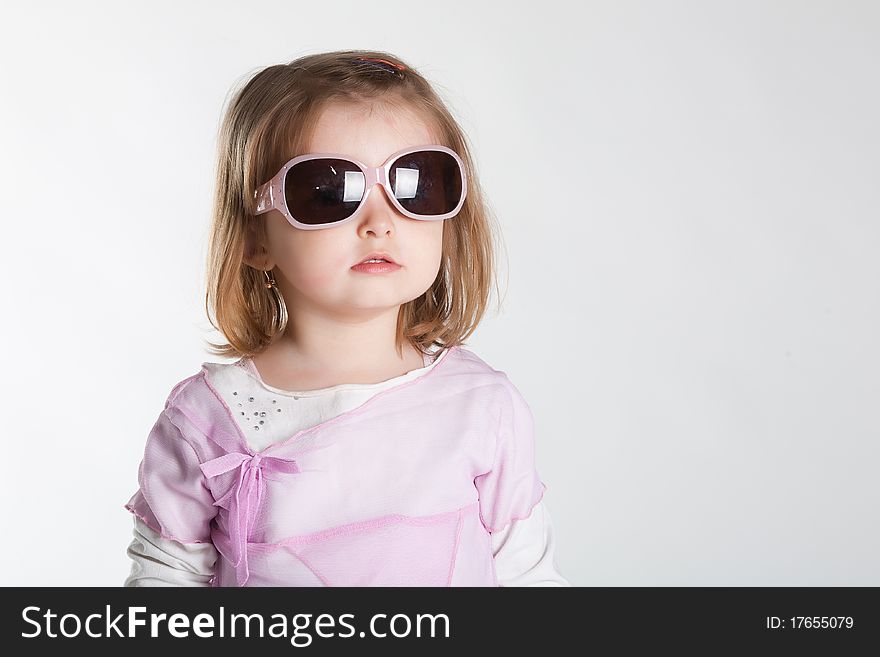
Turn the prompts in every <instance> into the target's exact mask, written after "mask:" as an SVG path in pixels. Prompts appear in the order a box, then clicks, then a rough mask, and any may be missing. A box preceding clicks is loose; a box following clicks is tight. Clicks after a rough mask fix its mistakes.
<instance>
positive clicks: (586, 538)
mask: <svg viewBox="0 0 880 657" xmlns="http://www.w3.org/2000/svg"><path fill="white" fill-rule="evenodd" d="M330 7H331V5H329V4H327V3H321V2H311V3H306V2H290V1H277V2H255V1H248V2H244V1H239V2H188V3H183V2H167V1H165V2H158V1H156V0H151V1H150V2H125V3H117V2H109V1H108V2H83V1H80V2H76V3H68V2H28V3H24V2H19V3H17V4H14V5H13V4H11V3H7V4H6V5H5V7H4V11H3V14H4V17H3V21H2V26H0V55H2V58H3V62H4V66H3V71H2V76H3V84H2V87H0V89H2V92H0V93H2V103H0V129H2V131H3V135H2V144H3V155H2V159H0V163H2V170H0V185H2V195H3V199H4V209H3V222H2V227H3V245H4V248H3V258H2V264H0V266H2V270H0V271H2V281H3V282H2V291H3V292H2V294H3V296H2V307H3V310H4V312H3V321H2V332H3V333H2V338H3V342H4V343H5V344H6V366H5V367H4V368H3V376H2V392H3V398H4V399H6V400H7V410H6V412H5V414H4V420H3V429H2V431H3V442H4V445H3V452H4V455H3V462H4V471H5V472H4V476H3V477H2V478H0V486H2V496H3V498H2V499H3V500H4V512H3V515H4V540H3V541H2V542H0V558H2V560H3V563H4V565H5V568H4V569H3V576H2V582H0V583H2V584H3V585H54V584H60V585H109V586H115V585H121V583H122V581H123V579H124V578H125V576H126V575H127V574H128V569H129V561H128V557H127V556H126V554H125V548H126V546H127V545H128V543H129V541H130V540H131V527H132V519H131V516H130V514H129V513H128V512H127V511H125V510H124V509H123V508H122V505H123V504H124V503H125V502H127V501H128V499H129V497H130V496H131V494H132V493H134V491H135V490H136V487H137V466H138V463H139V461H140V458H141V456H142V453H143V447H144V442H145V440H146V436H147V433H148V431H149V429H150V428H151V426H152V424H153V422H154V421H155V419H156V417H157V415H158V413H159V412H160V411H161V409H162V405H163V403H164V400H165V398H166V396H167V394H168V392H169V391H170V388H171V386H172V385H173V384H174V383H176V382H177V381H179V380H181V379H182V378H184V377H186V376H189V375H190V374H193V373H195V372H197V371H198V367H199V365H200V363H201V362H203V361H206V360H213V359H212V358H211V357H210V356H209V355H208V354H207V353H206V352H204V351H202V340H203V339H204V338H206V337H208V338H211V339H214V340H215V341H216V339H219V336H218V334H216V333H214V332H209V331H208V329H209V328H210V326H209V324H208V321H207V318H206V316H205V312H204V302H203V292H204V275H203V265H204V256H205V252H206V248H207V244H206V236H207V229H208V218H209V209H210V206H209V202H210V192H211V185H212V180H211V175H212V167H213V165H214V161H213V158H214V148H215V143H216V142H215V140H216V131H217V126H218V122H219V120H220V112H221V108H222V105H223V102H224V100H225V98H226V95H227V93H229V91H230V89H231V88H232V86H233V85H234V84H235V83H236V82H238V81H239V80H241V79H242V78H243V77H244V76H246V75H248V74H249V73H250V72H252V71H253V70H256V69H257V68H262V67H264V66H268V65H270V64H275V63H280V62H286V61H290V60H291V59H294V58H295V57H298V56H300V55H303V54H307V53H311V52H316V51H322V50H335V49H342V48H370V49H381V50H388V51H391V52H393V53H396V54H398V55H399V56H401V57H403V58H404V59H405V60H407V61H409V62H410V63H411V64H412V65H413V66H415V67H416V68H418V69H419V70H420V71H421V72H422V73H423V74H424V75H426V76H427V77H428V78H429V79H430V80H431V81H432V82H433V83H435V85H436V86H437V88H438V90H439V91H440V93H441V95H442V96H443V97H444V98H445V99H446V101H447V102H448V103H449V104H450V106H451V107H452V110H453V113H454V114H455V115H456V117H457V118H458V119H459V120H460V122H461V124H462V126H463V127H464V129H465V131H466V132H467V133H468V135H469V138H470V140H471V141H472V143H473V145H474V148H475V155H476V160H477V167H478V171H479V174H480V175H481V177H482V180H483V183H484V185H485V188H486V191H487V193H488V195H489V200H490V202H491V204H492V207H493V208H494V210H495V211H496V212H497V214H498V217H499V219H500V221H501V223H502V225H503V230H504V238H505V244H506V253H502V255H501V258H502V267H503V269H502V272H501V282H502V289H503V290H505V292H506V294H505V296H504V304H503V308H502V312H501V313H500V314H497V315H496V314H495V313H494V312H493V313H492V314H491V315H490V316H489V317H488V318H487V319H486V320H485V322H484V323H483V324H482V326H481V328H480V329H479V331H478V332H477V333H476V334H475V335H474V336H473V337H472V339H471V340H470V341H469V344H468V348H470V349H472V350H473V351H475V352H476V353H477V354H478V355H480V356H481V357H482V358H483V359H484V360H486V361H487V362H488V363H489V364H490V365H492V366H493V367H495V368H496V369H501V370H504V371H506V372H507V373H508V375H509V376H510V377H511V380H512V381H513V382H514V383H515V384H516V385H517V386H518V387H519V389H520V390H521V391H522V392H523V394H524V396H525V397H526V399H527V400H528V401H529V403H530V406H531V408H532V410H533V413H534V415H535V420H536V427H537V459H538V467H539V471H540V473H541V475H542V479H543V480H544V481H545V483H546V484H547V486H548V490H547V494H546V498H545V501H546V504H547V507H548V509H549V510H550V512H551V513H552V517H553V520H554V524H555V527H556V532H557V540H558V549H557V561H558V563H559V566H560V570H561V571H562V572H563V574H565V575H566V576H567V577H568V578H569V579H570V580H571V581H572V582H573V583H574V584H575V585H578V586H596V585H624V586H628V585H874V586H877V585H880V560H878V558H877V555H878V554H880V530H878V525H877V517H878V502H880V493H878V481H877V472H878V466H880V447H878V438H880V415H878V412H877V408H878V406H877V401H878V398H880V375H878V372H880V347H878V338H877V336H878V335H880V294H878V293H880V289H878V288H880V258H878V246H880V241H878V240H880V229H878V220H880V213H878V201H880V192H878V181H880V164H878V160H880V155H878V154H880V127H878V126H880V122H878V120H877V117H878V116H880V91H878V76H877V72H878V64H880V45H878V44H880V5H878V4H877V3H873V2H841V1H839V0H837V1H827V2H801V1H791V2H781V1H776V2H753V1H749V2H744V1H742V0H738V1H731V2H672V1H667V2H620V1H609V2H578V3H574V2H570V1H568V0H544V1H543V2H539V3H515V6H514V5H513V4H511V3H501V2H497V3H496V2H471V3H440V4H433V3H416V2H390V1H388V2H370V3H364V2H353V1H350V0H335V2H334V3H333V4H332V9H330ZM438 7H441V9H438Z"/></svg>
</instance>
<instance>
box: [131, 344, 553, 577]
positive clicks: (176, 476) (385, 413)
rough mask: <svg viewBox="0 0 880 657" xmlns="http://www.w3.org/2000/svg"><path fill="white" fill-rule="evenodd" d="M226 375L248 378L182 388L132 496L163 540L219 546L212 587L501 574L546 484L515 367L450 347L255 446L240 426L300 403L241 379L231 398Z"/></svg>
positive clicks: (162, 418) (197, 379) (192, 381)
mask: <svg viewBox="0 0 880 657" xmlns="http://www.w3.org/2000/svg"><path fill="white" fill-rule="evenodd" d="M217 374H221V375H222V376H228V377H249V376H251V375H250V374H249V373H248V372H247V371H245V370H244V369H243V368H241V367H236V366H235V365H232V364H229V365H222V364H217V363H203V364H202V368H201V370H200V371H199V372H198V373H197V374H194V375H192V376H190V377H188V378H186V379H184V380H182V381H180V382H179V383H177V384H176V385H175V386H174V387H173V389H172V390H171V392H170V394H169V395H168V398H167V400H166V402H165V407H164V409H163V411H162V412H161V413H160V415H159V418H158V419H157V421H156V423H155V425H154V426H153V428H152V430H151V431H150V434H149V436H148V437H147V442H146V447H145V451H144V457H143V459H142V461H141V464H140V468H139V470H138V483H139V488H138V490H137V491H136V492H135V494H134V495H133V496H132V497H131V499H130V500H129V502H128V503H127V504H126V505H125V508H126V509H128V510H129V511H131V512H132V513H134V514H135V515H137V516H138V517H139V518H141V520H143V521H144V522H145V523H146V524H147V525H149V526H150V527H152V528H153V529H154V530H156V531H157V532H159V533H161V535H162V536H164V537H166V538H172V539H175V540H177V541H180V542H181V543H203V542H212V543H213V544H214V545H215V547H216V548H217V551H218V553H219V556H218V560H217V564H216V568H215V575H214V578H213V580H212V584H213V585H214V586H321V585H324V586H497V585H498V582H497V579H496V576H495V569H494V562H493V558H492V551H491V542H490V536H489V535H490V533H491V532H494V531H498V530H500V529H502V528H504V527H506V526H507V525H508V524H509V523H510V522H511V521H513V520H518V519H520V518H524V517H526V516H528V515H529V513H530V512H531V509H532V508H533V507H534V506H535V505H536V504H537V503H538V502H539V501H540V500H541V498H542V497H543V494H544V491H545V490H546V488H547V487H546V485H544V483H543V482H542V481H541V479H540V477H539V475H538V472H537V470H536V468H535V459H534V455H535V450H534V420H533V417H532V413H531V411H530V409H529V407H528V405H527V404H526V402H525V400H524V399H523V397H522V395H521V394H520V393H519V391H518V390H517V388H516V387H515V386H514V385H513V384H512V383H511V381H510V380H509V379H508V377H507V375H506V374H505V373H504V372H501V371H498V370H495V369H493V368H491V367H490V366H489V365H487V364H486V363H485V362H484V361H483V360H481V359H480V358H479V357H478V356H476V355H475V354H474V353H473V352H471V351H470V350H468V349H466V348H464V347H460V346H457V347H452V348H450V349H448V350H447V352H446V353H443V354H442V358H438V362H437V363H436V364H435V366H434V367H432V368H430V369H428V370H427V371H426V372H425V373H424V374H421V375H420V376H417V377H415V378H412V379H408V380H405V381H403V382H402V383H400V384H399V385H396V386H392V387H390V388H386V389H384V390H382V391H381V392H379V393H377V394H375V395H373V396H371V397H369V398H368V399H367V400H366V401H365V402H364V403H362V404H361V405H359V406H356V407H355V408H353V409H350V410H348V411H346V412H343V413H341V414H340V415H337V416H336V417H333V418H332V419H330V420H327V421H325V422H321V423H318V424H316V425H314V426H310V427H308V428H305V429H302V430H300V431H297V432H296V433H294V434H293V435H292V436H289V437H287V438H284V439H282V440H279V441H277V442H273V443H272V444H270V445H268V446H267V447H266V448H264V449H262V450H259V451H255V450H253V449H251V448H250V447H249V446H248V441H247V440H246V439H245V433H244V430H245V429H247V428H249V427H251V426H260V422H261V421H262V422H263V423H265V422H268V421H269V418H270V417H271V414H272V413H276V414H283V413H290V412H295V408H296V407H295V406H292V405H291V403H292V402H291V400H290V399H286V398H285V397H284V396H283V395H280V394H273V392H272V391H271V390H268V389H267V390H265V393H264V396H263V398H260V399H258V398H255V397H254V396H253V395H251V394H248V396H247V397H242V399H241V400H238V394H239V393H238V392H237V390H236V386H235V385H234V383H235V382H234V381H231V382H230V381H227V382H226V383H227V384H228V383H232V384H233V385H231V386H230V385H224V389H225V390H232V392H231V395H230V393H226V394H225V395H221V394H220V393H219V392H218V390H217V387H216V386H215V385H212V383H211V381H212V376H211V375H217ZM246 388H247V386H246V385H245V382H244V380H242V386H241V389H242V391H244V390H245V389H246ZM264 426H265V424H264Z"/></svg>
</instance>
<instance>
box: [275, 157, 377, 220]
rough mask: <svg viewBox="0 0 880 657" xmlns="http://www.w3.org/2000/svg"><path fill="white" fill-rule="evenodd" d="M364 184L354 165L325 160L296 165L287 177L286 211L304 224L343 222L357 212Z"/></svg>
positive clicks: (307, 161) (288, 171) (285, 183)
mask: <svg viewBox="0 0 880 657" xmlns="http://www.w3.org/2000/svg"><path fill="white" fill-rule="evenodd" d="M365 182H366V181H365V179H364V174H363V172H362V171H361V170H360V169H359V168H358V167H357V165H355V164H354V163H353V162H346V161H345V160H337V159H331V158H324V159H318V160H306V161H305V162H300V163H299V164H294V165H293V166H292V167H290V169H288V170H287V174H285V181H284V197H285V199H286V200H287V209H288V210H290V213H291V214H292V215H293V218H294V219H296V220H297V221H301V222H302V223H304V224H310V225H318V224H332V223H333V222H336V221H342V220H343V219H345V218H347V217H350V216H351V215H352V213H354V211H355V210H357V207H358V204H359V203H360V201H361V198H363V196H364V183H365Z"/></svg>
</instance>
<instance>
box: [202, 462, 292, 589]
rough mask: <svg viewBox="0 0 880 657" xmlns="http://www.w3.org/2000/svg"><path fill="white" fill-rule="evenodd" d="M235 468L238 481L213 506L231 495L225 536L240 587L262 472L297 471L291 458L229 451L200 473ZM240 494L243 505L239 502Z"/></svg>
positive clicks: (244, 578) (246, 572)
mask: <svg viewBox="0 0 880 657" xmlns="http://www.w3.org/2000/svg"><path fill="white" fill-rule="evenodd" d="M236 467H237V468H238V469H239V473H238V481H237V482H235V483H233V484H232V486H230V488H229V490H228V491H226V493H225V494H224V495H223V496H222V497H221V498H220V499H219V500H217V501H216V502H214V505H215V506H219V505H220V504H222V503H223V502H225V501H226V500H227V499H228V498H230V497H231V498H232V499H231V501H230V503H229V538H230V541H231V543H232V557H233V559H234V561H233V565H234V566H235V572H236V579H237V581H238V585H239V586H244V584H245V582H247V580H248V577H250V571H249V570H248V560H247V542H248V538H249V537H250V532H251V530H252V529H253V526H254V522H255V521H256V518H257V512H258V511H259V509H260V502H261V501H262V500H263V493H264V492H265V489H266V482H265V479H264V477H263V472H264V471H265V472H286V473H289V474H294V473H297V472H299V467H298V466H297V464H296V461H294V460H292V459H285V458H281V457H279V456H263V455H262V454H242V453H241V452H229V453H228V454H224V455H223V456H218V457H217V458H215V459H211V460H210V461H206V462H204V463H202V464H201V469H202V472H204V473H205V476H206V477H208V478H211V477H216V476H218V475H221V474H223V473H225V472H229V471H230V470H233V469H234V468H236ZM242 496H243V497H244V504H242Z"/></svg>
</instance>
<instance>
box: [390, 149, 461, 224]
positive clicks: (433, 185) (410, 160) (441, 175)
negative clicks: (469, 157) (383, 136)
mask: <svg viewBox="0 0 880 657" xmlns="http://www.w3.org/2000/svg"><path fill="white" fill-rule="evenodd" d="M388 182H389V183H390V184H391V189H392V190H393V191H394V197H395V198H396V199H397V200H398V202H400V204H401V205H402V206H403V207H404V208H406V209H407V210H409V211H410V212H412V213H413V214H419V215H426V216H432V215H438V214H446V213H447V212H452V211H453V210H454V209H455V206H456V205H458V202H459V201H460V200H461V168H460V167H459V166H458V162H457V161H456V159H455V158H454V157H452V156H451V155H450V154H449V153H444V152H442V151H418V152H416V153H408V154H406V155H401V156H400V157H399V158H397V159H396V160H395V161H394V162H392V164H391V168H390V170H389V171H388Z"/></svg>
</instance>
